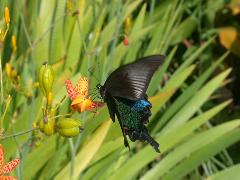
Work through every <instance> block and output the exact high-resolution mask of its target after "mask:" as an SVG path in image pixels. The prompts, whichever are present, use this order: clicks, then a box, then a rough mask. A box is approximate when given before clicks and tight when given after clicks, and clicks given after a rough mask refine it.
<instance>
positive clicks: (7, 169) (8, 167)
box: [1, 158, 20, 174]
mask: <svg viewBox="0 0 240 180" xmlns="http://www.w3.org/2000/svg"><path fill="white" fill-rule="evenodd" d="M19 162H20V159H18V158H17V159H14V160H12V161H10V162H9V163H7V164H5V165H4V166H3V167H2V171H1V173H3V174H7V173H9V172H11V171H12V170H13V169H14V168H15V167H16V166H17V165H18V164H19Z"/></svg>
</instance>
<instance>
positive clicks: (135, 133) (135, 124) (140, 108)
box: [114, 97, 159, 152]
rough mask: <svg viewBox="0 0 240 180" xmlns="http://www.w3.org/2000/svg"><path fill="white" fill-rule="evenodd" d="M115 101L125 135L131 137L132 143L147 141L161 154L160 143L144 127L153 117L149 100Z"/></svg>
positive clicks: (116, 99) (120, 99)
mask: <svg viewBox="0 0 240 180" xmlns="http://www.w3.org/2000/svg"><path fill="white" fill-rule="evenodd" d="M114 100H115V104H116V110H117V116H118V119H120V120H121V123H122V126H123V130H124V133H125V134H126V135H128V136H129V138H130V139H131V141H135V140H141V141H147V142H148V143H150V144H151V145H152V146H153V147H154V148H155V150H156V151H158V152H159V150H158V146H159V145H158V143H157V142H156V141H154V139H153V138H152V137H151V136H150V135H149V133H148V130H147V128H146V127H145V125H144V124H146V123H148V122H149V117H150V116H151V111H150V109H151V107H152V105H151V103H150V102H149V101H148V100H147V99H141V100H138V101H132V100H129V99H124V98H119V97H117V98H114Z"/></svg>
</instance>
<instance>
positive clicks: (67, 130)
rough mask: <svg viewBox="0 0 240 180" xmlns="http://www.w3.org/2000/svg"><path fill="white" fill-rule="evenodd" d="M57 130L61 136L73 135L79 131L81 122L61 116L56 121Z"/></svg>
mask: <svg viewBox="0 0 240 180" xmlns="http://www.w3.org/2000/svg"><path fill="white" fill-rule="evenodd" d="M57 130H58V132H59V134H60V135H61V136H64V137H73V136H77V135H78V134H79V133H80V132H81V124H80V122H79V121H78V120H76V119H72V118H62V119H59V120H58V122H57Z"/></svg>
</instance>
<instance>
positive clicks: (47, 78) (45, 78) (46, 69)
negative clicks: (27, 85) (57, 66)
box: [38, 63, 54, 97]
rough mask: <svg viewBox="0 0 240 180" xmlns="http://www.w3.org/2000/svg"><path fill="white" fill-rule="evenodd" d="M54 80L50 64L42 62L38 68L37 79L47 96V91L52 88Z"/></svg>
mask: <svg viewBox="0 0 240 180" xmlns="http://www.w3.org/2000/svg"><path fill="white" fill-rule="evenodd" d="M53 80H54V72H53V69H52V67H51V66H50V65H48V64H47V63H44V64H43V65H42V67H41V68H40V70H39V74H38V81H39V86H40V88H41V90H42V91H43V94H44V95H45V96H46V97H48V94H49V92H51V90H52V85H53Z"/></svg>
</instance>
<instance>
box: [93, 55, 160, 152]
mask: <svg viewBox="0 0 240 180" xmlns="http://www.w3.org/2000/svg"><path fill="white" fill-rule="evenodd" d="M164 59H165V57H164V56H162V55H153V56H148V57H144V58H141V59H139V60H137V61H136V62H133V63H130V64H127V65H123V66H121V67H119V68H118V69H116V70H115V71H114V72H112V73H111V74H110V76H109V77H108V78H107V80H106V82H105V83H104V85H103V86H101V85H100V84H98V85H97V88H98V89H99V91H100V95H101V97H102V98H103V100H104V102H105V103H107V107H108V110H109V114H110V117H111V119H112V120H113V122H115V115H117V118H118V121H119V124H120V127H121V130H122V133H123V137H124V145H125V146H126V147H129V144H128V141H127V138H126V135H128V136H129V138H130V140H131V141H135V140H140V141H147V142H148V143H149V144H151V145H152V146H153V148H154V149H155V150H156V151H157V152H159V149H158V147H159V144H158V143H157V142H156V141H155V140H154V139H153V138H152V137H151V136H150V135H149V133H148V130H147V128H146V127H145V125H144V124H146V123H148V122H149V120H148V119H149V117H150V116H151V111H150V109H151V107H152V105H151V103H150V102H149V101H148V97H147V95H146V91H147V88H148V85H149V83H150V80H151V78H152V76H153V74H154V72H155V71H156V70H157V69H158V67H159V66H160V65H162V64H163V61H164ZM129 148H130V147H129Z"/></svg>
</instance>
